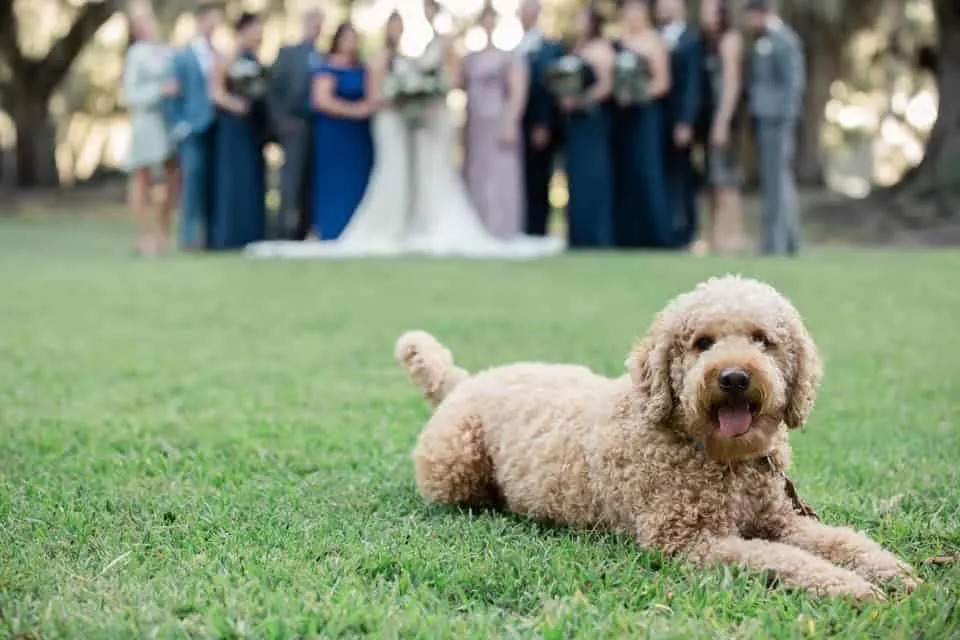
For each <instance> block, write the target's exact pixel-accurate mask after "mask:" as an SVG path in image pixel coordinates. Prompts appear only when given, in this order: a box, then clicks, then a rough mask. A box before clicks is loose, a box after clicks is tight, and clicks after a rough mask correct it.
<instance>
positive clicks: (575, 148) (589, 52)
mask: <svg viewBox="0 0 960 640" xmlns="http://www.w3.org/2000/svg"><path fill="white" fill-rule="evenodd" d="M576 26H577V41H576V45H575V47H574V51H573V55H576V56H578V57H579V58H580V59H581V61H582V62H583V74H584V86H585V87H587V89H588V91H587V94H586V97H585V98H584V99H579V100H578V99H570V98H564V99H562V100H561V101H560V107H561V109H563V111H564V113H565V114H566V124H565V129H566V148H565V151H564V156H565V160H566V173H567V185H568V191H569V194H570V199H569V203H568V204H567V227H568V234H569V246H570V248H573V249H576V248H579V249H590V248H602V247H610V246H612V245H613V242H614V229H613V204H614V203H613V152H612V150H611V141H612V131H611V129H612V117H611V113H610V104H609V99H610V93H611V91H612V89H613V64H614V59H615V58H614V55H615V54H614V51H613V47H611V46H610V44H609V43H608V42H607V41H606V40H605V39H604V38H603V33H602V32H603V24H602V20H601V17H600V14H599V13H598V12H597V11H596V10H595V9H592V8H588V9H583V10H582V11H581V12H580V13H579V14H578V16H577V23H576Z"/></svg>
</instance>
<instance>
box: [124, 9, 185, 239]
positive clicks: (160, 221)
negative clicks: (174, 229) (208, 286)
mask: <svg viewBox="0 0 960 640" xmlns="http://www.w3.org/2000/svg"><path fill="white" fill-rule="evenodd" d="M130 34H131V43H130V47H129V48H128V49H127V54H126V57H125V59H124V66H123V84H122V89H121V93H122V94H123V100H124V102H125V103H126V105H127V108H128V109H129V111H130V150H129V154H128V156H127V170H128V171H129V172H130V205H131V207H132V208H133V214H134V217H135V218H136V221H137V227H138V231H137V252H138V253H139V254H140V255H142V256H145V257H149V256H153V255H156V254H158V253H161V252H162V251H164V249H165V248H166V246H167V242H168V239H169V237H170V228H171V226H172V223H173V206H174V203H175V202H177V200H178V199H179V190H180V189H179V187H180V180H179V172H178V171H177V163H176V161H175V160H174V153H173V146H172V143H171V139H170V131H169V128H168V126H167V122H166V120H165V119H164V114H163V103H164V100H165V99H166V97H167V96H169V95H171V94H172V93H173V92H174V91H175V86H174V85H173V84H172V83H171V81H170V61H171V57H172V56H171V51H170V49H169V48H168V47H167V46H166V45H164V44H162V43H161V42H160V41H159V39H158V37H157V24H156V20H155V19H154V17H153V15H152V14H150V13H148V12H139V13H134V14H131V15H130ZM160 171H162V172H163V176H164V189H163V197H162V199H161V200H160V202H159V203H157V213H156V215H155V216H152V215H151V214H150V192H151V191H152V187H153V179H154V174H155V173H157V172H160Z"/></svg>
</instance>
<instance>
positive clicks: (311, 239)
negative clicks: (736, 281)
mask: <svg viewBox="0 0 960 640" xmlns="http://www.w3.org/2000/svg"><path fill="white" fill-rule="evenodd" d="M699 7H700V8H699V15H698V16H696V20H692V19H691V18H690V17H688V15H687V6H686V2H684V0H656V1H654V0H621V1H620V2H619V3H618V6H617V15H616V24H615V25H614V26H615V28H616V32H617V33H618V37H617V38H616V39H610V38H608V37H607V33H608V29H607V25H605V24H604V19H603V16H602V15H601V14H600V13H599V12H598V11H597V10H596V9H595V8H593V7H592V6H587V7H585V8H584V9H582V10H581V11H580V12H579V13H578V15H577V17H576V19H575V22H574V23H573V24H572V25H571V27H572V38H571V42H570V44H569V45H568V46H565V45H564V44H562V43H561V42H559V41H556V40H552V39H550V38H548V37H547V36H546V35H545V34H544V33H543V31H542V30H541V29H540V28H539V27H538V23H539V18H540V12H541V7H540V4H539V2H538V1H537V0H521V3H520V7H519V16H518V17H519V20H520V23H521V25H522V27H523V37H522V39H521V40H520V42H519V45H518V46H517V47H515V48H513V49H512V50H504V49H501V48H498V47H497V46H495V44H494V41H495V38H494V37H493V35H494V31H495V29H496V26H497V22H498V15H497V13H496V12H495V11H494V10H493V9H492V7H490V6H487V7H485V8H484V9H483V10H482V11H481V13H480V14H479V16H478V17H477V22H476V24H475V25H472V26H473V27H474V28H475V29H476V28H479V30H480V31H482V32H483V34H484V35H485V36H486V40H485V42H486V45H485V46H482V47H479V48H477V47H474V48H473V50H472V51H471V52H469V53H467V54H466V55H461V54H460V53H459V51H460V49H461V47H460V46H459V45H460V44H461V43H460V42H459V40H460V37H459V34H452V35H450V34H442V33H440V31H439V30H433V31H432V34H433V35H432V39H431V40H430V41H429V43H428V44H426V46H425V47H424V48H423V49H422V51H421V52H420V53H419V54H418V55H415V56H414V55H409V54H408V53H406V52H404V51H403V50H402V47H401V40H402V38H403V35H404V27H405V25H404V20H403V18H402V16H401V15H400V14H399V13H396V12H395V13H393V14H391V15H390V16H389V18H388V19H387V21H386V24H385V27H384V34H383V38H382V42H383V44H382V47H381V49H380V50H379V51H377V52H375V53H374V55H372V56H370V57H369V58H368V59H364V58H363V57H362V55H361V43H360V38H359V34H358V32H357V31H356V29H355V28H354V27H353V25H352V24H351V23H350V22H345V23H343V24H341V25H339V26H338V28H337V29H336V31H335V33H334V35H333V38H332V40H331V42H330V45H329V47H328V48H327V50H326V51H324V52H321V51H320V50H318V48H317V46H316V42H317V39H318V38H319V36H320V34H321V32H322V30H323V27H324V24H323V22H324V14H323V12H322V11H320V10H310V11H307V12H305V13H304V14H303V16H302V21H303V22H302V28H303V34H302V39H301V41H300V42H299V43H296V44H293V45H290V46H286V47H283V48H281V50H280V52H279V55H278V57H277V59H276V61H275V63H274V64H273V65H272V67H270V68H269V69H268V68H267V67H266V66H265V65H263V64H262V63H261V62H260V60H259V58H258V55H257V50H258V48H259V46H260V41H261V37H262V31H263V24H262V21H261V19H260V18H259V17H258V16H257V15H254V14H248V13H245V14H243V15H242V16H241V17H240V18H239V19H238V20H237V21H236V22H235V24H234V29H235V38H234V42H235V51H234V53H233V54H232V55H229V56H227V55H224V54H222V53H221V52H218V51H217V50H216V48H215V47H214V46H213V44H212V41H211V36H212V34H213V32H214V30H216V29H217V28H218V27H219V26H220V24H221V22H222V21H223V17H224V16H223V12H222V10H221V8H220V7H219V6H217V5H216V4H202V5H200V6H198V7H197V9H196V18H197V20H196V25H197V30H196V36H195V38H194V39H193V40H192V41H191V43H190V44H189V45H188V46H187V47H184V48H183V49H181V50H179V51H174V50H172V49H171V48H169V47H168V46H167V45H165V44H164V43H162V42H161V41H160V40H159V38H158V36H157V29H156V24H155V22H154V20H153V18H152V16H151V14H149V13H148V12H145V13H140V14H136V15H131V35H132V44H131V46H130V48H129V50H128V54H127V57H126V61H125V71H124V83H123V85H124V86H123V93H124V96H125V99H126V102H127V104H128V105H129V107H130V110H131V114H132V117H131V119H132V141H131V150H130V170H131V172H132V178H133V179H132V194H133V203H134V207H135V209H136V210H137V212H138V220H139V221H140V224H141V227H140V234H139V239H138V250H139V251H140V252H141V253H142V254H144V255H155V254H157V253H159V252H161V251H163V250H164V248H165V245H166V243H167V238H168V236H169V230H170V228H171V226H172V216H173V213H172V212H173V211H174V209H175V208H179V212H180V219H179V234H180V238H179V239H180V244H181V246H182V248H184V249H186V250H235V249H243V250H245V251H246V252H247V253H248V254H249V255H251V256H258V257H288V258H323V257H363V256H389V255H406V254H420V255H430V256H461V257H491V258H535V257H542V256H548V255H554V254H556V253H559V252H561V251H564V250H565V249H567V248H569V249H606V248H650V249H667V250H685V249H688V248H689V247H691V245H692V244H693V243H694V241H696V240H697V238H698V237H699V235H700V230H699V229H698V221H699V219H700V215H699V212H698V200H699V198H698V195H699V194H700V193H701V192H705V194H706V196H707V197H706V203H707V205H708V209H709V211H708V212H707V216H706V220H707V222H708V228H707V231H706V234H705V236H706V240H707V241H708V244H709V247H710V249H711V250H713V251H716V252H736V251H743V250H745V249H747V248H748V244H747V241H746V239H745V236H744V234H743V231H742V227H741V218H742V205H741V201H740V195H739V194H740V188H741V185H742V181H743V172H742V170H741V167H740V164H739V160H738V153H737V151H736V149H737V143H738V141H739V140H740V138H741V136H739V130H740V128H741V127H743V126H745V125H746V124H747V123H748V122H749V123H751V124H752V125H753V127H754V134H755V135H754V136H753V139H754V140H755V141H756V145H757V152H758V157H759V160H760V161H759V174H760V180H761V191H762V197H763V207H762V213H761V220H760V222H761V224H760V227H761V239H760V251H761V252H763V253H769V254H781V253H786V254H790V253H794V252H796V251H797V249H798V248H799V244H800V229H799V211H798V202H797V194H796V188H795V186H794V181H793V176H792V170H791V164H792V158H793V148H794V138H795V133H796V128H797V122H798V120H799V117H800V110H801V103H802V97H803V89H804V61H803V52H802V48H801V45H800V41H799V39H798V37H797V36H796V34H795V32H793V30H792V29H790V28H789V26H788V25H786V24H785V23H784V22H783V21H782V20H781V19H780V18H779V16H778V15H777V13H776V11H775V7H774V6H773V4H772V0H748V2H747V5H746V11H745V22H744V26H745V27H746V28H747V29H746V31H747V33H746V34H742V33H741V31H740V30H739V29H738V27H737V25H736V24H735V23H734V20H733V17H732V11H731V8H730V7H729V6H728V3H727V1H726V0H701V2H700V3H699ZM441 10H442V9H441V7H440V5H439V4H438V3H437V2H436V1H435V0H424V2H423V13H424V17H425V18H426V21H427V23H428V24H430V25H436V24H437V22H438V17H439V16H440V13H441ZM748 41H749V42H750V44H749V46H748V45H747V44H746V43H747V42H748ZM454 89H460V90H462V91H463V93H464V95H465V96H466V121H465V123H464V125H463V126H462V127H460V126H458V125H457V122H456V119H455V117H454V113H453V111H452V110H451V109H450V107H449V106H448V102H449V100H448V95H449V93H450V92H451V91H453V90H454ZM268 142H276V143H278V144H279V145H280V146H281V147H282V149H283V152H284V153H283V157H284V164H283V167H282V169H281V184H280V192H281V201H280V205H279V210H278V211H277V212H276V215H275V216H274V218H275V224H274V225H270V227H271V228H268V224H267V220H268V216H267V205H266V184H267V180H266V173H267V169H266V165H265V161H264V147H265V145H266V144H267V143H268ZM455 149H460V150H462V162H455V161H454V150H455ZM695 150H702V153H700V154H698V157H702V158H703V161H702V162H701V163H699V164H698V165H697V166H695V164H697V163H695V162H694V155H695V154H694V152H695ZM160 167H162V168H164V169H165V172H164V175H165V178H166V182H167V189H165V193H166V194H167V196H166V201H165V202H163V203H161V206H160V212H159V215H158V216H157V217H153V216H151V215H150V214H149V213H148V206H147V204H148V200H149V193H150V188H151V181H152V177H153V176H154V175H155V174H156V173H157V170H158V168H160ZM561 168H562V170H563V174H564V175H565V177H566V182H567V192H568V202H567V205H566V216H565V219H566V225H565V227H566V233H565V237H560V236H559V235H556V234H552V233H551V232H550V229H549V224H548V223H549V220H550V214H551V209H552V207H551V204H550V184H551V181H552V179H553V174H554V172H555V170H557V169H561ZM178 200H179V203H178V202H177V201H178Z"/></svg>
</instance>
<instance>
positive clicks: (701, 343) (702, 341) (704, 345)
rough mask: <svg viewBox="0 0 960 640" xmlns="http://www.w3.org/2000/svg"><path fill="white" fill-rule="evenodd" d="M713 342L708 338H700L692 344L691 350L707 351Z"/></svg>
mask: <svg viewBox="0 0 960 640" xmlns="http://www.w3.org/2000/svg"><path fill="white" fill-rule="evenodd" d="M714 342H715V340H714V339H713V338H712V337H710V336H700V337H699V338H697V339H696V340H694V342H693V348H694V349H696V350H697V351H709V350H710V347H712V346H713V343H714Z"/></svg>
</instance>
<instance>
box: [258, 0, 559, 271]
mask: <svg viewBox="0 0 960 640" xmlns="http://www.w3.org/2000/svg"><path fill="white" fill-rule="evenodd" d="M427 7H428V8H429V12H428V15H427V17H428V19H431V21H432V17H433V16H431V15H429V13H431V12H432V11H433V7H432V5H431V3H430V2H429V1H428V2H427ZM402 31H403V23H402V20H401V18H400V16H399V15H398V14H396V13H395V14H393V15H391V17H390V19H389V20H388V22H387V47H386V49H385V51H384V53H383V54H382V55H381V56H380V58H379V59H378V60H377V61H375V62H374V64H373V65H371V69H370V73H369V76H368V95H369V99H371V100H375V101H381V96H382V93H383V86H384V82H385V80H386V78H387V76H388V75H389V74H390V73H392V72H399V73H403V71H404V69H405V68H411V67H413V66H414V65H416V66H419V67H420V68H422V69H434V68H446V69H447V70H448V73H449V72H450V65H449V60H450V49H449V42H448V41H447V40H446V39H445V38H443V37H441V36H436V37H434V39H433V40H432V41H431V42H430V44H429V45H428V46H427V48H426V50H425V51H424V53H423V55H422V56H421V57H420V58H417V59H412V58H407V57H404V56H401V55H400V54H399V53H398V52H397V43H399V40H400V35H401V34H402ZM456 135H457V131H456V125H455V123H454V121H453V114H452V113H451V112H450V109H449V108H448V107H447V104H446V100H445V99H444V98H442V97H440V98H436V99H433V100H431V101H430V102H429V103H428V104H426V105H425V106H424V108H423V112H422V114H421V115H420V116H419V117H418V118H417V121H416V123H413V122H412V121H411V119H410V118H408V117H407V116H406V115H405V114H404V113H403V112H402V111H401V110H400V109H399V108H397V107H396V106H393V105H391V104H389V103H384V106H383V107H382V108H381V109H379V110H378V111H377V113H376V115H375V116H374V118H373V140H374V151H375V161H374V168H373V172H372V174H371V176H370V181H369V184H368V186H367V190H366V193H365V195H364V197H363V201H362V202H361V203H360V205H359V207H358V208H357V210H356V212H355V213H354V214H353V217H352V218H351V221H350V223H349V224H348V225H347V228H346V229H344V231H343V233H342V234H341V236H340V237H339V238H338V239H337V240H333V241H320V242H258V243H254V244H251V245H248V246H247V247H246V252H247V253H248V254H249V255H252V256H254V257H279V258H350V257H376V256H394V255H403V254H419V255H427V256H436V257H447V256H450V257H453V256H457V257H469V258H501V259H531V258H539V257H545V256H549V255H555V254H557V253H560V252H561V251H563V249H564V241H563V240H562V239H560V238H552V237H547V238H540V237H529V236H520V237H517V238H515V239H511V240H503V239H500V238H497V237H495V236H493V235H492V234H491V233H489V232H488V231H487V229H486V228H485V227H484V225H483V222H482V221H481V219H480V217H479V215H477V212H476V211H475V210H474V208H473V206H472V204H471V203H470V199H469V196H468V194H467V190H466V186H465V185H464V183H463V179H462V178H461V176H460V173H459V172H458V171H457V169H456V168H455V166H454V163H453V158H452V151H453V145H454V140H455V139H456Z"/></svg>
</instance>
